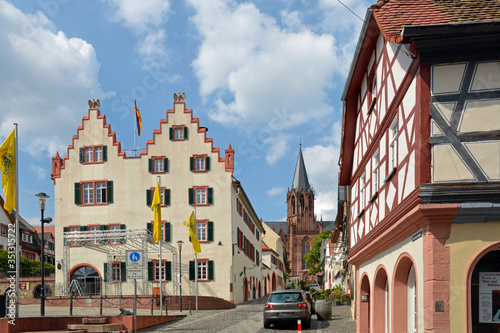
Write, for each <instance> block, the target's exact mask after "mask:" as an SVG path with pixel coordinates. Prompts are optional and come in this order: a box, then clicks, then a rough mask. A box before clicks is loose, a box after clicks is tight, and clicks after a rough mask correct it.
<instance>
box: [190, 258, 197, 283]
mask: <svg viewBox="0 0 500 333" xmlns="http://www.w3.org/2000/svg"><path fill="white" fill-rule="evenodd" d="M195 273H196V272H195V269H194V261H193V260H190V261H189V280H190V281H194V280H195V275H194V274H195Z"/></svg>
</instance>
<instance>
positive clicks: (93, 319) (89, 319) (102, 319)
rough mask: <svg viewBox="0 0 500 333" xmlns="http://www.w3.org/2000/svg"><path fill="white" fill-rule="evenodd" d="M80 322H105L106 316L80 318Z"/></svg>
mask: <svg viewBox="0 0 500 333" xmlns="http://www.w3.org/2000/svg"><path fill="white" fill-rule="evenodd" d="M82 324H106V317H89V318H82Z"/></svg>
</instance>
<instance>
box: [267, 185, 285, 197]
mask: <svg viewBox="0 0 500 333" xmlns="http://www.w3.org/2000/svg"><path fill="white" fill-rule="evenodd" d="M283 191H284V190H283V187H273V188H270V189H269V190H267V192H266V194H267V196H268V197H274V196H276V195H280V194H282V193H283Z"/></svg>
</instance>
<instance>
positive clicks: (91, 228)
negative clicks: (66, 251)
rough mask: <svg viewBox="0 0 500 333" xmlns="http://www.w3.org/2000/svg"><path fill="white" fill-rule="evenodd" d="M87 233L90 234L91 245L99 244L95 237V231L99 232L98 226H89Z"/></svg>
mask: <svg viewBox="0 0 500 333" xmlns="http://www.w3.org/2000/svg"><path fill="white" fill-rule="evenodd" d="M89 231H91V232H92V244H100V242H99V238H98V237H97V233H96V232H97V231H99V226H98V225H92V226H89Z"/></svg>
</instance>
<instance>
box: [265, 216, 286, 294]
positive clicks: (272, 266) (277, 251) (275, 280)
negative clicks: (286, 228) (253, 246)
mask: <svg viewBox="0 0 500 333" xmlns="http://www.w3.org/2000/svg"><path fill="white" fill-rule="evenodd" d="M264 229H265V231H266V234H265V237H264V238H263V240H262V263H263V264H264V265H265V266H266V267H267V268H268V269H267V271H266V272H265V274H264V275H263V279H264V282H265V283H264V290H265V293H264V294H265V295H267V294H269V293H271V292H272V291H274V290H277V289H285V288H286V276H287V274H286V248H285V244H284V243H283V240H282V239H281V237H280V235H278V234H277V233H276V232H275V231H274V230H272V229H271V228H270V227H269V226H268V225H267V224H265V223H264Z"/></svg>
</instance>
